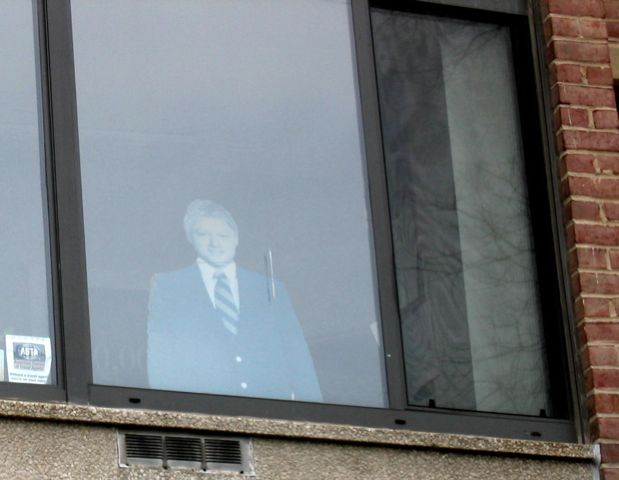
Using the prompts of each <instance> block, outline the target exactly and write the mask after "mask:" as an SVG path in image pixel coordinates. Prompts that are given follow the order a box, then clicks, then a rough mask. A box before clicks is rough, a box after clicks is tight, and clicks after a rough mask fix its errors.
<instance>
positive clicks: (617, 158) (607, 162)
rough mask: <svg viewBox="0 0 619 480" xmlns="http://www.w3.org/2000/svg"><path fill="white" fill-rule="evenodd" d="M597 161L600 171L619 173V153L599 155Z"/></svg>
mask: <svg viewBox="0 0 619 480" xmlns="http://www.w3.org/2000/svg"><path fill="white" fill-rule="evenodd" d="M597 162H598V165H599V167H600V171H601V172H602V173H612V174H619V155H604V156H601V155H600V156H599V157H598V159H597Z"/></svg>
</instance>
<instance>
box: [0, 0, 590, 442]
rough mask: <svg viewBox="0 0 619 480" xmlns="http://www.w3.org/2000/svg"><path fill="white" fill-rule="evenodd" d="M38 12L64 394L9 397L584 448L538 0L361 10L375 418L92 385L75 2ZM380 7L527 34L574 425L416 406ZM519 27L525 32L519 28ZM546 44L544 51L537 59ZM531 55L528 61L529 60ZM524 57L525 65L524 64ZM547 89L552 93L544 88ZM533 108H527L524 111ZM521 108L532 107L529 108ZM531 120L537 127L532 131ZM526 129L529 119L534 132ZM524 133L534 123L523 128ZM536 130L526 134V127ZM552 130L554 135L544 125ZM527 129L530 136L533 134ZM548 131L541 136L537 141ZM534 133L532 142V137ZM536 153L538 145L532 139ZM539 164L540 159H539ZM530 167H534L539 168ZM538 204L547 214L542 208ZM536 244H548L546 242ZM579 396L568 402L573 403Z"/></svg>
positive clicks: (362, 3)
mask: <svg viewBox="0 0 619 480" xmlns="http://www.w3.org/2000/svg"><path fill="white" fill-rule="evenodd" d="M33 1H34V2H35V3H36V6H37V12H38V15H37V17H38V26H39V37H40V49H41V52H42V54H41V72H42V78H41V85H42V90H43V92H42V95H43V99H44V102H43V117H44V130H45V151H46V155H45V157H46V164H45V169H46V171H47V174H48V179H47V185H48V192H49V194H48V195H49V196H48V200H49V210H50V213H49V219H50V232H51V234H50V238H51V244H52V245H51V248H52V263H53V265H52V275H53V292H52V293H53V296H54V299H55V301H54V313H55V315H54V318H55V327H56V351H57V352H58V353H57V359H58V361H57V364H58V384H57V385H55V386H35V385H18V384H0V395H7V396H11V397H15V396H18V397H23V398H28V399H37V400H50V401H54V400H66V401H68V402H72V403H80V404H89V403H90V404H94V405H102V406H110V407H119V408H127V407H134V408H135V407H137V408H148V409H158V410H170V409H173V410H177V411H187V412H202V413H210V414H221V415H243V416H257V417H266V418H277V419H289V420H298V421H318V422H330V423H349V424H355V425H365V426H371V427H383V428H392V429H415V430H420V431H431V432H445V433H464V434H477V435H489V436H499V437H510V438H524V439H542V440H559V441H575V440H577V441H578V440H580V441H582V440H585V434H584V433H583V432H584V431H586V429H585V428H584V427H583V421H584V420H583V418H585V417H584V416H583V415H584V414H583V408H584V403H583V401H582V399H583V395H582V387H581V386H580V384H579V381H578V374H577V372H578V371H579V367H578V359H577V355H576V353H575V352H577V350H576V349H575V335H574V326H573V317H572V313H571V309H570V308H569V300H568V299H569V298H570V294H569V282H568V279H569V276H568V275H567V267H566V265H567V263H566V253H565V252H566V249H565V240H564V239H563V235H562V218H561V208H560V201H559V198H560V197H559V193H558V186H557V180H556V178H557V172H558V168H557V165H556V163H555V161H554V156H553V155H552V154H551V153H550V152H551V151H552V148H551V147H550V146H551V145H552V144H551V142H552V138H553V137H552V131H551V130H550V129H549V127H547V125H549V124H550V122H549V119H550V118H551V117H550V114H549V112H550V109H549V101H548V94H547V91H546V90H544V78H546V77H544V76H543V74H542V73H543V60H542V59H543V55H542V50H541V48H542V47H541V46H540V45H542V43H541V41H540V39H541V33H540V31H541V30H540V25H539V21H538V22H536V21H535V19H536V18H537V17H536V15H537V16H539V12H537V11H535V7H534V6H533V5H534V4H535V2H533V1H532V0H529V6H530V9H529V14H528V15H522V14H506V13H501V12H495V11H487V10H475V9H471V8H464V7H458V6H452V5H446V4H444V3H441V4H434V3H431V0H417V1H412V0H411V1H404V0H376V1H372V0H351V4H352V24H353V36H354V48H355V54H356V62H357V68H358V82H359V94H360V105H361V110H362V119H363V133H364V145H365V154H366V160H367V171H368V184H369V194H370V200H371V202H370V203H371V212H372V218H373V227H374V245H375V259H376V273H377V282H378V290H379V300H380V312H381V319H382V328H383V341H384V347H385V370H386V376H387V385H388V395H389V408H367V407H357V406H345V405H328V404H318V403H304V402H292V401H280V400H266V399H258V398H246V397H231V396H224V395H208V394H193V393H182V392H167V391H157V390H147V389H137V388H124V387H115V386H104V385H93V384H92V362H91V350H90V329H89V313H88V289H87V278H86V259H85V240H84V224H83V211H82V195H81V175H80V161H79V144H78V119H77V100H76V86H75V70H74V61H73V43H72V25H71V3H70V0H53V1H52V0H33ZM370 4H372V5H380V6H381V8H382V7H383V6H384V7H386V8H394V9H400V10H401V9H406V10H411V9H412V10H414V11H415V12H418V13H429V14H434V15H443V16H446V17H451V18H464V19H471V20H474V21H491V22H499V23H502V24H508V25H510V28H512V31H515V30H514V29H516V28H517V29H518V33H517V36H516V37H514V38H516V39H517V40H518V42H522V48H521V49H520V50H519V53H518V54H521V55H523V56H522V58H523V59H524V60H522V62H524V63H522V64H518V65H517V67H518V68H520V67H522V68H523V70H522V71H523V72H524V73H522V74H520V75H519V78H521V79H522V81H523V82H524V83H526V86H524V87H523V86H522V85H519V87H518V89H519V91H521V92H522V90H523V88H524V90H525V91H526V94H527V96H530V95H532V96H533V98H536V99H537V101H536V102H535V105H534V106H532V107H531V108H529V109H528V110H527V113H526V115H527V118H526V121H528V125H529V126H530V125H531V123H532V124H533V125H534V127H533V131H532V133H531V132H530V133H529V136H531V135H532V138H533V140H530V142H531V144H532V145H534V149H535V151H536V152H538V154H539V155H540V156H541V157H543V159H544V161H543V162H538V163H542V164H543V165H542V169H543V172H542V176H543V178H544V179H545V180H544V181H543V182H541V183H540V181H539V178H537V177H536V175H539V174H540V172H539V169H537V170H536V172H535V175H533V176H529V182H532V181H533V182H534V184H536V185H537V187H536V188H537V189H538V190H539V192H538V194H537V197H536V199H537V200H539V201H540V202H542V203H544V204H545V205H546V206H545V207H544V208H543V210H544V212H543V214H542V215H541V216H540V220H539V221H537V220H532V221H533V222H534V225H533V228H534V230H538V229H541V231H543V233H542V237H543V238H542V240H541V241H542V242H543V244H544V245H546V247H545V249H544V252H546V254H548V255H549V256H550V259H547V260H546V261H545V262H544V267H545V268H547V269H549V270H551V271H552V272H553V273H552V275H551V278H552V279H553V281H552V282H551V283H552V284H553V285H554V286H553V291H552V292H551V293H550V294H549V298H550V300H549V301H550V302H551V303H552V305H553V306H552V308H549V312H551V314H550V315H544V317H545V318H546V320H545V321H548V320H549V317H552V321H551V325H549V326H551V327H552V329H549V328H548V327H549V326H548V325H547V326H546V327H547V328H546V331H552V332H553V333H554V334H553V338H555V339H556V336H557V333H556V332H557V331H558V332H560V333H559V334H558V335H560V336H561V338H562V340H563V342H556V341H555V342H550V344H549V345H551V346H552V345H556V344H557V343H561V345H560V347H559V351H557V352H550V354H549V357H550V356H552V357H553V358H557V359H559V362H558V365H559V366H558V367H557V368H558V369H559V370H560V372H561V376H562V377H563V378H564V381H563V387H562V392H564V393H565V394H566V397H567V398H566V401H568V402H569V404H568V405H567V406H566V412H565V413H566V414H565V417H566V418H565V419H553V418H540V417H528V416H519V415H508V414H496V413H485V412H472V411H455V410H453V411H450V410H446V409H438V408H425V407H410V406H408V405H407V398H406V384H405V375H404V361H403V348H402V339H401V333H400V323H399V311H398V306H397V287H396V283H395V269H394V255H393V246H392V240H391V228H390V220H389V215H388V209H389V204H388V196H387V183H386V175H385V167H384V157H383V150H382V149H383V147H382V136H381V128H380V111H379V104H378V93H377V85H376V72H375V70H374V58H373V46H372V32H371V20H370ZM516 26H517V27H516ZM535 46H537V50H535V48H534V47H535ZM527 52H528V53H527ZM516 57H517V56H516ZM540 85H542V88H540V87H539V86H540ZM524 103H525V104H526V102H524ZM520 106H521V108H523V101H522V98H521V101H520ZM531 119H533V121H532V122H531ZM524 120H525V119H523V122H524ZM523 125H524V124H523ZM525 126H526V125H525ZM545 126H546V127H545ZM527 128H528V127H527ZM536 132H537V133H536ZM523 135H525V132H523ZM527 143H529V141H527ZM536 158H537V154H536ZM528 163H531V162H528ZM536 205H537V204H536ZM536 246H537V244H536ZM568 390H569V394H568V393H567V392H568Z"/></svg>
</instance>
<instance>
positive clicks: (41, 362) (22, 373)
mask: <svg viewBox="0 0 619 480" xmlns="http://www.w3.org/2000/svg"><path fill="white" fill-rule="evenodd" d="M6 366H7V371H8V374H9V379H8V380H9V382H15V383H47V379H48V378H49V372H50V370H51V366H52V345H51V342H50V339H49V337H24V336H19V335H7V336H6Z"/></svg>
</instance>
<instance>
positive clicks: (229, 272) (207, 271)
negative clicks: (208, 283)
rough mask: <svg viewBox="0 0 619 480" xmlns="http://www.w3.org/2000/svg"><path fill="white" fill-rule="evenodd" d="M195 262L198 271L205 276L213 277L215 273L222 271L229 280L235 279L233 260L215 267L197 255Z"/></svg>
mask: <svg viewBox="0 0 619 480" xmlns="http://www.w3.org/2000/svg"><path fill="white" fill-rule="evenodd" d="M196 263H197V264H198V267H199V268H200V271H201V272H202V273H203V274H204V275H205V276H206V277H207V278H213V277H214V275H215V273H217V272H223V273H225V274H226V277H228V279H229V280H235V279H236V263H235V262H230V263H228V264H227V265H226V266H225V267H221V268H217V267H214V266H213V265H211V264H210V263H208V262H205V261H204V260H202V259H201V258H200V257H198V259H197V260H196Z"/></svg>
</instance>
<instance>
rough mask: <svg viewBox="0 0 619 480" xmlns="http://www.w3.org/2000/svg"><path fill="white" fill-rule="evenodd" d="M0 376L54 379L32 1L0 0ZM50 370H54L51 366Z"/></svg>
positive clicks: (41, 380) (6, 378)
mask: <svg viewBox="0 0 619 480" xmlns="http://www.w3.org/2000/svg"><path fill="white" fill-rule="evenodd" d="M0 10H1V11H2V15H0V65H2V67H1V68H0V166H1V168H2V175H0V218H2V219H3V227H2V229H1V230H0V349H1V350H0V380H2V381H10V382H20V383H50V382H55V374H54V372H52V371H51V367H52V351H51V350H52V345H54V341H53V338H52V336H53V331H52V327H51V325H52V323H51V319H52V317H51V302H50V289H49V270H48V269H49V247H48V238H47V215H46V200H45V197H46V191H45V184H44V177H43V171H42V165H43V162H42V154H43V152H42V148H41V138H42V137H41V133H40V129H39V123H40V110H39V100H38V99H39V86H38V71H37V61H38V51H37V43H38V39H37V38H36V33H35V28H34V25H35V22H34V20H33V3H32V1H31V0H0ZM54 368H55V367H54Z"/></svg>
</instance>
